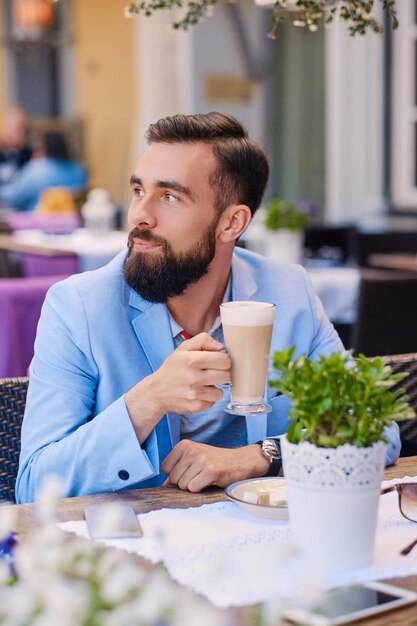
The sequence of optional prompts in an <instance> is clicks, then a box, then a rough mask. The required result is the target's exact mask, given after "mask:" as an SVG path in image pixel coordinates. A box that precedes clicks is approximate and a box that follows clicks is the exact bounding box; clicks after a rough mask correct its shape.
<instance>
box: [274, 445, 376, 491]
mask: <svg viewBox="0 0 417 626" xmlns="http://www.w3.org/2000/svg"><path fill="white" fill-rule="evenodd" d="M281 445H282V454H283V460H284V472H285V478H286V479H287V480H288V481H289V482H290V483H291V482H293V483H297V484H298V485H299V486H303V487H305V488H306V489H312V488H313V489H317V490H321V489H325V490H329V489H335V490H340V488H343V489H344V490H357V489H363V488H369V489H374V488H375V487H378V485H379V484H380V482H381V476H382V471H383V468H384V457H385V444H384V443H383V442H381V441H379V442H377V443H375V444H373V445H372V446H370V447H369V448H357V447H356V446H352V445H350V444H345V445H343V446H339V447H338V448H319V447H317V446H315V445H313V444H311V443H309V442H307V441H305V442H302V443H299V444H293V443H289V442H288V441H287V440H286V438H282V439H281Z"/></svg>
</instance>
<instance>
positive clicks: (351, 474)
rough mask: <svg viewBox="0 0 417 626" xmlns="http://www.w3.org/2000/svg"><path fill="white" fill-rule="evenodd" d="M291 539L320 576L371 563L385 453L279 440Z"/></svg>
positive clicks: (377, 445)
mask: <svg viewBox="0 0 417 626" xmlns="http://www.w3.org/2000/svg"><path fill="white" fill-rule="evenodd" d="M281 443H282V456H283V465H284V475H285V478H286V481H287V486H288V508H289V518H290V527H291V534H292V535H293V537H294V540H295V542H296V543H297V545H299V547H300V548H301V550H302V551H303V552H304V553H305V554H306V555H307V556H308V557H310V558H311V559H312V560H314V561H315V562H316V564H317V566H318V567H319V568H320V569H321V570H322V571H324V572H333V573H334V572H341V571H347V570H351V569H357V568H361V567H367V566H369V565H370V564H371V563H372V558H373V549H374V540H375V531H376V522H377V513H378V503H379V494H380V489H381V479H382V473H383V470H384V459H385V448H386V445H385V444H384V443H383V442H378V443H375V444H373V445H372V446H370V447H369V448H357V447H356V446H351V445H349V444H345V445H343V446H340V447H338V448H319V447H317V446H314V445H313V444H311V443H307V442H303V443H300V444H292V443H289V442H288V440H287V438H286V437H283V438H282V440H281Z"/></svg>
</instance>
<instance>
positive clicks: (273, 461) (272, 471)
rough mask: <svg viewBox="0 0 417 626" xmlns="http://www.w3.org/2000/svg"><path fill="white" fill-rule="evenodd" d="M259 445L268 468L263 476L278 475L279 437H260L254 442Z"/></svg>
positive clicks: (279, 458)
mask: <svg viewBox="0 0 417 626" xmlns="http://www.w3.org/2000/svg"><path fill="white" fill-rule="evenodd" d="M256 443H257V444H258V445H259V446H261V450H262V454H263V455H264V456H265V457H266V458H267V459H268V461H269V468H268V471H267V473H266V474H265V476H278V473H279V471H280V470H281V468H282V457H281V445H280V442H279V439H261V440H260V441H257V442H256Z"/></svg>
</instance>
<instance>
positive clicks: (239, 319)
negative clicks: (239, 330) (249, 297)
mask: <svg viewBox="0 0 417 626" xmlns="http://www.w3.org/2000/svg"><path fill="white" fill-rule="evenodd" d="M220 316H221V319H222V323H223V324H228V325H230V326H266V325H268V324H273V322H274V317H275V304H271V303H270V302H254V301H248V302H245V301H236V302H223V304H221V305H220Z"/></svg>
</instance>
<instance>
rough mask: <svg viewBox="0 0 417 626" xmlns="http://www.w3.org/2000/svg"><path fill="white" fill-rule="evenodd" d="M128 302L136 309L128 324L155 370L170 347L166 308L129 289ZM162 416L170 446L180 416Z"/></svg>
mask: <svg viewBox="0 0 417 626" xmlns="http://www.w3.org/2000/svg"><path fill="white" fill-rule="evenodd" d="M129 305H130V306H131V307H133V308H134V309H136V310H137V311H136V312H135V313H134V315H133V317H132V326H133V328H134V331H135V333H136V336H137V338H138V340H139V343H140V344H141V346H142V349H143V351H144V353H145V356H146V359H147V361H148V363H149V366H150V369H151V370H152V372H155V371H156V370H157V369H158V368H159V367H161V365H162V364H163V362H164V361H165V359H166V358H167V357H168V356H169V355H170V354H171V353H172V351H173V350H174V340H173V337H172V332H171V325H170V323H169V316H168V311H167V308H166V306H165V305H164V304H159V303H158V304H154V303H150V302H147V301H146V300H144V299H143V298H141V297H140V296H139V294H137V293H136V292H135V291H134V290H133V289H130V295H129ZM166 417H167V421H168V428H169V435H170V438H171V446H172V447H173V446H175V444H177V443H178V442H179V440H180V416H179V415H178V414H177V413H167V415H166ZM163 421H164V420H161V422H163ZM158 430H160V429H158V428H157V431H158ZM159 443H162V442H159Z"/></svg>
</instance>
